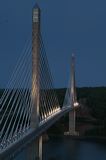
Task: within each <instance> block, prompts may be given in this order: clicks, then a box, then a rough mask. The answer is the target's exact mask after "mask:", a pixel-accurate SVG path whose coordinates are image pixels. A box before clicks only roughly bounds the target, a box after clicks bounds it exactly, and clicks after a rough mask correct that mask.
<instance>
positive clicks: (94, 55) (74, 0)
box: [0, 0, 106, 87]
mask: <svg viewBox="0 0 106 160" xmlns="http://www.w3.org/2000/svg"><path fill="white" fill-rule="evenodd" d="M35 3H36V2H35V1H34V0H18V1H16V0H9V1H8V0H1V1H0V75H1V76H0V86H3V85H4V84H6V83H7V82H8V78H9V74H10V72H11V71H12V69H13V68H14V66H15V64H16V61H17V59H18V57H19V56H20V54H21V51H22V49H23V46H24V44H25V41H26V39H28V37H29V36H30V35H31V23H32V15H31V14H32V7H33V6H34V4H35ZM38 3H39V5H40V7H41V9H42V27H41V29H42V36H43V39H44V43H45V48H46V51H47V56H48V59H49V63H50V66H51V70H52V73H53V75H54V77H55V79H54V80H55V85H56V87H65V86H66V85H67V82H68V79H69V76H70V61H71V54H72V52H75V55H76V81H77V86H80V87H81V86H106V0H89V1H88V0H39V1H38Z"/></svg>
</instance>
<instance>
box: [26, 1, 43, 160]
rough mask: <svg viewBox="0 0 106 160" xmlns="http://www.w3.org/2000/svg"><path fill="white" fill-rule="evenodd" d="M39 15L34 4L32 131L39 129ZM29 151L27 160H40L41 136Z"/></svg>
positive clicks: (38, 9)
mask: <svg viewBox="0 0 106 160" xmlns="http://www.w3.org/2000/svg"><path fill="white" fill-rule="evenodd" d="M40 14H41V10H40V8H39V6H38V5H37V4H36V5H35V6H34V8H33V10H32V91H31V92H32V94H31V95H32V104H33V109H32V115H31V128H32V129H37V128H38V127H39V98H40V95H39V94H40V84H39V74H40V69H39V67H40V64H39V63H40V62H39V61H40ZM29 151H30V153H28V160H29V159H30V160H32V159H34V160H42V136H40V137H38V138H37V139H36V140H35V141H34V142H32V143H31V144H30V146H29ZM34 154H35V156H34ZM32 155H33V157H32Z"/></svg>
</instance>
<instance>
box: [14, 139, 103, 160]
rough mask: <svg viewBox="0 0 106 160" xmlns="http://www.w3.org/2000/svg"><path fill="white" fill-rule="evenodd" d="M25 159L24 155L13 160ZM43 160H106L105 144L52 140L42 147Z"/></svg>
mask: <svg viewBox="0 0 106 160" xmlns="http://www.w3.org/2000/svg"><path fill="white" fill-rule="evenodd" d="M26 159H27V158H26V154H25V155H24V154H21V155H18V156H17V158H15V160H26ZM43 160H106V144H102V143H94V142H88V141H79V140H72V139H67V138H52V139H50V140H49V141H48V142H46V143H45V144H44V145H43Z"/></svg>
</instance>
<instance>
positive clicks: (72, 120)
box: [69, 54, 78, 136]
mask: <svg viewBox="0 0 106 160" xmlns="http://www.w3.org/2000/svg"><path fill="white" fill-rule="evenodd" d="M76 104H77V96H76V86H75V57H74V54H72V62H71V108H72V111H70V112H69V135H73V136H74V135H78V133H77V132H76V130H75V124H76V106H77V105H76Z"/></svg>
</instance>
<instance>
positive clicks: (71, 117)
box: [69, 109, 76, 135]
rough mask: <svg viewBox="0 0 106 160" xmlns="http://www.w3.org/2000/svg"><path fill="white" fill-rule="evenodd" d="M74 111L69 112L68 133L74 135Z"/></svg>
mask: <svg viewBox="0 0 106 160" xmlns="http://www.w3.org/2000/svg"><path fill="white" fill-rule="evenodd" d="M75 116H76V113H75V110H74V109H73V111H71V112H69V134H70V135H75V118H76V117H75Z"/></svg>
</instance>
